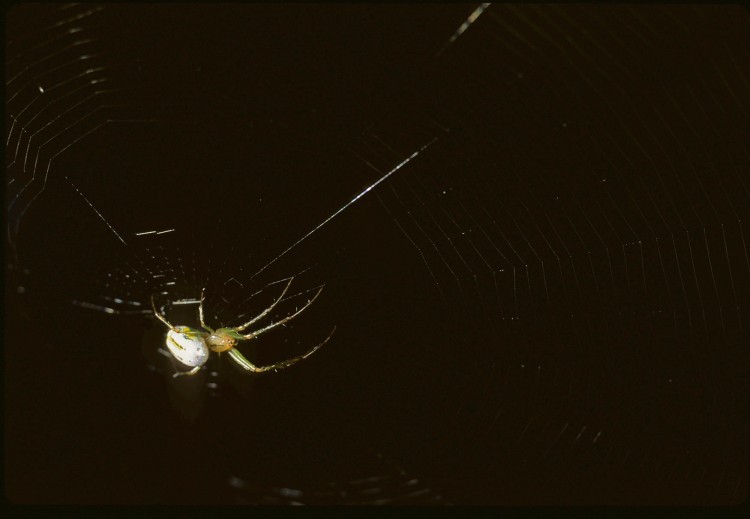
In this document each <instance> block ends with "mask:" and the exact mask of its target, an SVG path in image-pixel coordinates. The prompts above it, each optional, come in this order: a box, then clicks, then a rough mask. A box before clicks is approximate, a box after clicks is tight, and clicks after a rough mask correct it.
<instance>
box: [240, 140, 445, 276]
mask: <svg viewBox="0 0 750 519" xmlns="http://www.w3.org/2000/svg"><path fill="white" fill-rule="evenodd" d="M436 140H437V137H435V138H433V139H432V140H431V141H429V142H428V143H427V144H425V145H424V146H422V147H421V148H419V149H418V150H417V151H415V152H414V153H412V154H411V155H409V156H408V157H407V158H406V159H404V160H403V161H401V162H400V163H399V164H398V165H397V166H396V167H394V168H393V169H391V170H390V171H389V172H388V173H386V174H385V175H383V176H382V177H380V178H379V179H378V180H376V181H375V182H374V183H372V184H370V185H369V186H368V187H366V188H365V189H364V190H363V191H362V192H360V193H359V194H358V195H357V196H355V197H354V198H352V199H351V200H350V201H349V202H347V203H346V204H344V205H343V206H342V207H341V208H340V209H338V210H337V211H336V212H335V213H333V214H332V215H331V216H329V217H328V218H326V219H325V220H323V221H322V222H321V223H319V224H318V225H317V226H316V227H315V228H313V229H312V230H311V231H310V232H308V233H307V234H305V235H304V236H303V237H302V238H300V239H299V240H297V241H296V242H294V243H293V244H292V245H290V246H289V247H288V248H287V249H286V250H284V251H283V252H282V253H281V254H279V255H278V256H276V257H275V258H273V259H272V260H271V261H270V262H268V263H267V264H266V265H265V266H264V267H262V268H261V269H260V270H259V271H257V272H256V273H255V274H253V275H252V276H251V277H250V279H253V278H254V277H255V276H257V275H258V274H260V273H261V272H263V271H264V270H266V269H267V268H268V267H270V266H271V265H273V264H274V263H275V262H276V261H277V260H278V259H279V258H281V257H282V256H284V255H285V254H286V253H287V252H289V251H290V250H292V249H293V248H295V247H296V246H297V245H299V244H300V243H302V242H303V241H305V240H306V239H307V238H309V237H310V236H311V235H312V234H313V233H315V232H316V231H317V230H318V229H320V228H321V227H323V226H324V225H325V224H327V223H328V222H330V221H331V220H333V219H334V218H335V217H337V216H338V215H339V214H341V213H342V212H343V211H344V210H345V209H346V208H348V207H349V206H350V205H352V204H353V203H355V202H356V201H357V200H359V199H360V198H362V197H363V196H365V195H366V194H367V193H369V192H370V191H372V189H373V188H375V187H377V186H378V185H379V184H380V183H381V182H383V181H385V180H386V179H387V178H388V177H390V176H391V175H393V174H394V173H395V172H397V171H398V170H399V169H401V168H402V167H404V166H405V165H406V164H408V163H409V162H411V160H412V159H414V158H415V157H416V156H417V155H419V154H420V153H422V152H423V151H424V150H426V149H427V148H428V147H429V146H431V145H432V144H433V143H434V142H435V141H436Z"/></svg>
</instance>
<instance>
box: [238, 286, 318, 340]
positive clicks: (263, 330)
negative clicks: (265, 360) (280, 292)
mask: <svg viewBox="0 0 750 519" xmlns="http://www.w3.org/2000/svg"><path fill="white" fill-rule="evenodd" d="M323 288H325V286H322V287H320V290H318V292H317V293H316V294H315V296H313V298H312V299H310V300H309V301H308V302H307V304H306V305H305V306H303V307H302V308H300V309H299V310H297V311H296V312H294V313H293V314H291V315H287V316H286V317H284V318H283V319H281V320H280V321H276V322H275V323H271V324H269V325H268V326H266V327H264V328H261V329H260V330H256V331H254V332H251V333H248V334H247V335H243V336H242V337H243V339H242V340H248V339H253V338H255V337H257V336H258V335H260V334H261V333H263V332H267V331H268V330H273V329H274V328H276V327H277V326H279V325H282V324H284V323H286V322H287V321H291V320H292V319H294V318H295V317H297V316H298V315H299V314H301V313H302V312H303V311H304V310H305V308H307V307H308V306H310V305H311V304H313V302H314V301H315V300H316V299H317V298H318V296H319V295H320V293H321V292H322V291H323ZM275 304H276V303H274V305H275ZM271 308H273V305H271V306H270V307H269V308H268V310H270V309H271ZM268 310H266V311H265V312H264V313H267V312H268Z"/></svg>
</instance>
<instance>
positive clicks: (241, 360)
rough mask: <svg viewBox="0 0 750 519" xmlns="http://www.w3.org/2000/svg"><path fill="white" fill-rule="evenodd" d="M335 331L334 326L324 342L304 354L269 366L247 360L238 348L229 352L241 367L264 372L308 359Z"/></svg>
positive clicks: (255, 371)
mask: <svg viewBox="0 0 750 519" xmlns="http://www.w3.org/2000/svg"><path fill="white" fill-rule="evenodd" d="M335 331H336V327H335V326H334V327H333V330H331V333H329V334H328V337H326V338H325V340H324V341H323V342H321V343H320V344H318V345H317V346H315V347H314V348H312V349H311V350H310V351H308V352H307V353H305V354H304V355H300V356H299V357H294V358H292V359H289V360H282V361H281V362H276V363H275V364H270V365H268V366H256V365H255V364H253V363H252V362H250V361H249V360H247V359H246V358H245V356H244V355H243V354H242V353H240V352H239V350H238V349H237V348H233V349H231V350H229V351H228V352H227V354H228V355H229V357H230V358H231V359H232V360H233V361H234V362H236V363H237V364H238V365H239V366H240V367H241V368H243V369H245V370H247V371H252V372H253V373H263V372H264V371H270V370H279V369H284V368H287V367H289V366H291V365H292V364H295V363H297V362H299V361H301V360H302V359H306V358H307V357H309V356H310V355H312V354H313V353H315V352H316V351H318V350H319V349H320V348H321V347H322V346H323V345H324V344H325V343H327V342H328V339H330V338H331V336H333V332H335Z"/></svg>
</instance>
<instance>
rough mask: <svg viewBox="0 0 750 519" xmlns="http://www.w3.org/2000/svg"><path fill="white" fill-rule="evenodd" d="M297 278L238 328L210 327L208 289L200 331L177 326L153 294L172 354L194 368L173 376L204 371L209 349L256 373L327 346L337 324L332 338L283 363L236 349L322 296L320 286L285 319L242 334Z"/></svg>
mask: <svg viewBox="0 0 750 519" xmlns="http://www.w3.org/2000/svg"><path fill="white" fill-rule="evenodd" d="M293 280H294V277H291V278H290V279H289V283H287V284H286V286H285V287H284V290H283V291H282V292H281V295H280V296H279V297H278V298H277V299H276V300H275V301H274V302H273V303H271V306H269V307H268V308H266V309H265V310H263V311H262V312H261V313H260V314H258V315H257V316H255V317H253V318H252V319H250V320H249V321H248V322H246V323H245V324H242V325H240V326H236V327H229V328H218V329H216V330H214V329H212V328H210V327H209V326H207V325H206V323H205V321H204V319H203V299H204V292H205V290H206V289H205V288H204V289H203V290H201V301H200V305H199V306H198V316H199V318H200V323H201V328H203V330H199V329H197V328H191V327H189V326H173V325H171V324H170V323H169V321H167V319H166V317H164V315H162V314H161V313H159V311H158V310H157V309H156V304H155V303H154V296H153V295H152V296H151V308H152V309H153V310H154V315H155V316H156V317H157V319H159V320H160V321H161V322H163V323H164V324H166V325H167V327H168V328H169V332H167V340H166V344H167V348H168V349H169V352H170V353H171V354H172V356H173V357H174V358H175V359H177V361H179V362H180V363H182V364H184V365H186V366H189V367H192V368H193V369H191V370H190V371H184V372H177V373H175V374H174V375H172V376H173V377H178V376H180V375H195V374H196V373H198V370H200V368H201V366H203V365H204V364H205V363H206V361H207V360H208V354H209V351H215V352H217V353H221V352H223V351H226V352H227V354H228V355H229V357H230V358H231V359H232V360H233V361H234V362H236V363H237V364H238V365H239V366H240V367H242V368H243V369H245V370H247V371H252V372H254V373H261V372H263V371H269V370H272V369H273V370H278V369H282V368H286V367H288V366H291V365H292V364H294V363H295V362H298V361H300V360H302V359H306V358H307V357H309V356H310V355H312V354H313V353H315V352H316V351H317V350H318V349H319V348H320V347H321V346H323V345H324V344H325V343H326V342H328V339H330V338H331V336H332V335H333V332H335V331H336V327H335V326H334V327H333V330H331V333H330V334H328V337H326V339H325V340H324V341H323V342H321V343H320V344H318V345H317V346H315V347H314V348H313V349H311V350H310V351H308V352H307V353H305V354H304V355H300V356H299V357H294V358H292V359H289V360H284V361H281V362H277V363H275V364H271V365H268V366H256V365H254V364H253V363H252V362H250V361H249V360H247V359H246V358H245V356H244V355H242V353H240V352H239V350H237V349H236V348H235V346H237V342H238V341H247V340H250V339H254V338H255V337H258V336H259V335H260V334H262V333H264V332H267V331H269V330H273V329H274V328H276V327H277V326H279V325H282V324H284V323H286V322H287V321H290V320H292V319H294V318H295V317H297V316H298V315H299V314H301V313H302V311H304V310H305V309H306V308H307V307H308V306H310V305H311V304H312V303H313V301H315V299H317V297H318V296H319V295H320V293H321V292H322V291H323V287H320V290H318V292H317V293H316V294H315V296H314V297H313V298H312V299H310V300H309V301H308V302H307V304H306V305H305V306H303V307H302V308H300V309H299V310H297V311H296V312H294V313H293V314H291V315H288V316H286V317H285V318H283V319H281V320H279V321H276V322H275V323H271V324H269V325H268V326H265V327H263V328H260V329H259V330H256V331H254V332H250V333H248V334H242V333H240V332H242V331H244V330H245V329H246V328H247V327H248V326H250V325H252V324H253V323H255V322H257V321H259V320H261V319H262V318H264V317H265V316H266V315H268V314H269V312H271V310H273V309H274V307H275V306H276V305H277V304H278V303H279V302H280V301H281V299H282V298H283V297H284V294H286V292H287V290H289V286H290V285H291V284H292V281H293Z"/></svg>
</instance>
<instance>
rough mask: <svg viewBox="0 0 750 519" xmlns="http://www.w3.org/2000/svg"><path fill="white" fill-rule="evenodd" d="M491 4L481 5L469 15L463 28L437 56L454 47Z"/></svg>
mask: <svg viewBox="0 0 750 519" xmlns="http://www.w3.org/2000/svg"><path fill="white" fill-rule="evenodd" d="M490 5H491V4H490V2H487V3H484V4H481V5H480V6H479V7H477V8H476V9H474V11H473V12H472V13H471V14H470V15H469V17H468V18H467V19H466V20H465V21H464V23H462V24H461V26H460V27H459V28H458V30H457V31H456V32H455V33H454V34H453V36H451V38H450V39H449V40H448V41H447V42H446V44H445V45H443V46H442V47H441V49H440V50H439V51H437V54H436V56H440V55H441V54H442V53H443V52H445V49H447V48H448V47H450V46H451V45H453V43H454V42H455V41H456V40H457V39H458V38H460V37H461V35H462V34H463V33H464V32H466V29H468V28H469V26H470V25H471V24H472V23H474V22H475V21H476V20H477V18H479V16H480V15H481V14H482V13H483V12H484V10H485V9H487V8H488V7H489V6H490Z"/></svg>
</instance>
